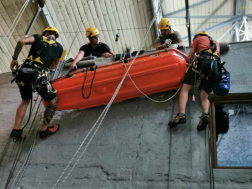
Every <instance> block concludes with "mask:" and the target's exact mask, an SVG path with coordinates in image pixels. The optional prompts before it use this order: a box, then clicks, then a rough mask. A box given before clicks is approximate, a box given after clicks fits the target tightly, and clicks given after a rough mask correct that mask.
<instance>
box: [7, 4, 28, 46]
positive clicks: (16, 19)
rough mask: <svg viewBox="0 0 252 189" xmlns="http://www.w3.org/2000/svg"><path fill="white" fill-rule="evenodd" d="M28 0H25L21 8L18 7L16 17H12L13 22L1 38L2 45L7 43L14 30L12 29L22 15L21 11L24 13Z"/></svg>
mask: <svg viewBox="0 0 252 189" xmlns="http://www.w3.org/2000/svg"><path fill="white" fill-rule="evenodd" d="M29 1H30V0H26V2H25V3H24V5H23V6H22V8H21V9H20V11H19V13H18V15H17V16H16V18H15V19H14V21H13V23H12V25H11V27H10V29H9V30H8V32H7V33H6V35H5V37H4V39H3V42H4V45H7V43H8V42H9V39H10V38H11V35H12V33H13V32H14V30H15V28H16V26H17V24H18V22H19V20H20V18H21V17H22V15H23V13H24V11H25V9H26V7H27V6H28V4H29ZM8 35H9V37H7V36H8Z"/></svg>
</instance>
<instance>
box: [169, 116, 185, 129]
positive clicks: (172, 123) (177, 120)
mask: <svg viewBox="0 0 252 189" xmlns="http://www.w3.org/2000/svg"><path fill="white" fill-rule="evenodd" d="M183 123H186V115H185V114H182V113H178V114H177V115H176V117H175V119H173V120H171V121H170V122H169V123H168V125H169V126H170V127H175V126H177V125H178V124H183Z"/></svg>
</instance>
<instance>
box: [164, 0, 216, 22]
mask: <svg viewBox="0 0 252 189" xmlns="http://www.w3.org/2000/svg"><path fill="white" fill-rule="evenodd" d="M209 1H211V0H202V1H200V2H198V3H195V4H192V5H189V9H191V8H194V7H197V6H199V5H202V4H204V3H207V2H209ZM185 10H186V9H185V8H182V9H179V10H176V11H174V12H171V13H168V14H165V15H163V18H167V17H169V18H170V17H171V16H172V15H174V14H177V13H180V12H183V11H185Z"/></svg>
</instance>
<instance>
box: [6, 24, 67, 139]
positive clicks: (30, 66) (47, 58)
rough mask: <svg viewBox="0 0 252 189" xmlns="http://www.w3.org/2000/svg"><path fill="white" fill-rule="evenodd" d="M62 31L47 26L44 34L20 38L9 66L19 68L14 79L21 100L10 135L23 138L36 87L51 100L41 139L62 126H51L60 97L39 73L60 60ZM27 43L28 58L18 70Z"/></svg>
mask: <svg viewBox="0 0 252 189" xmlns="http://www.w3.org/2000/svg"><path fill="white" fill-rule="evenodd" d="M58 37H59V32H58V30H57V29H56V28H54V27H47V28H46V29H45V30H44V31H43V33H42V35H38V34H35V35H33V36H30V37H25V38H22V39H20V40H19V41H18V43H17V46H16V48H15V52H14V55H13V56H12V59H13V60H12V62H11V64H10V68H11V70H12V71H15V69H14V68H16V69H17V70H18V73H17V75H16V77H15V79H14V80H15V81H16V83H17V84H18V87H19V91H20V94H21V98H22V102H21V104H20V105H19V107H18V109H17V111H16V118H15V125H14V129H13V130H12V132H11V137H12V138H16V139H22V138H23V137H24V135H23V133H22V130H23V129H20V125H21V122H22V120H23V118H24V115H25V112H26V110H27V107H28V105H29V103H30V100H32V91H33V89H35V90H36V91H37V92H38V93H39V94H40V96H41V97H42V98H43V99H44V100H45V101H47V102H48V106H47V107H46V110H45V112H44V118H43V124H42V126H41V130H40V131H39V134H40V137H41V138H46V137H47V136H48V135H50V134H54V133H55V132H57V131H58V129H59V125H54V126H51V127H48V125H49V123H50V121H51V119H52V117H53V115H54V114H55V111H56V107H57V103H58V98H57V95H56V93H55V92H56V91H55V90H54V89H53V88H52V86H51V84H50V83H49V81H48V79H47V78H46V77H39V73H40V76H41V73H42V74H43V73H44V74H46V72H45V71H46V70H48V68H50V69H55V68H56V67H57V65H58V63H59V62H60V58H61V55H62V52H63V47H62V46H61V44H60V43H58V42H56V38H58ZM24 45H31V49H30V51H29V55H28V57H27V59H26V60H25V61H24V63H23V64H22V65H20V66H21V68H20V69H19V68H18V66H19V64H18V61H17V59H18V55H19V53H20V52H21V50H22V48H23V46H24Z"/></svg>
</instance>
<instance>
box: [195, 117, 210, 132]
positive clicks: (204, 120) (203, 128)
mask: <svg viewBox="0 0 252 189" xmlns="http://www.w3.org/2000/svg"><path fill="white" fill-rule="evenodd" d="M208 123H209V120H208V119H203V121H202V124H201V126H199V125H198V126H197V130H198V131H203V130H205V129H206V127H207V125H208Z"/></svg>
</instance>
